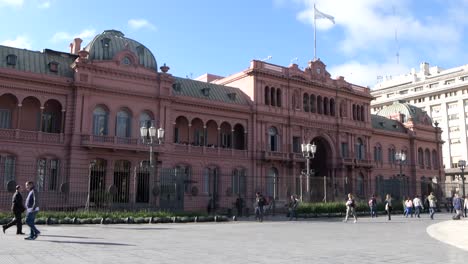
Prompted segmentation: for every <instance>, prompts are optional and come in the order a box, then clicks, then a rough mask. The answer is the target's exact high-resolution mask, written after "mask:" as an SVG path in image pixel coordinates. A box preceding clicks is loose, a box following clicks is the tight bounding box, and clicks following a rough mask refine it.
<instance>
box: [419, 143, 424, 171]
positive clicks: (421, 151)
mask: <svg viewBox="0 0 468 264" xmlns="http://www.w3.org/2000/svg"><path fill="white" fill-rule="evenodd" d="M418 164H419V168H421V169H424V152H423V149H422V148H419V149H418Z"/></svg>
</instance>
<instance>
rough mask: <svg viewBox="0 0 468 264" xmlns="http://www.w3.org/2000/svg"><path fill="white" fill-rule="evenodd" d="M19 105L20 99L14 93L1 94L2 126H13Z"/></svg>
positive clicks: (0, 114)
mask: <svg viewBox="0 0 468 264" xmlns="http://www.w3.org/2000/svg"><path fill="white" fill-rule="evenodd" d="M17 105H18V99H17V98H16V97H15V96H14V95H12V94H4V95H2V96H0V128H7V129H8V128H12V123H13V117H14V116H15V114H16V111H17Z"/></svg>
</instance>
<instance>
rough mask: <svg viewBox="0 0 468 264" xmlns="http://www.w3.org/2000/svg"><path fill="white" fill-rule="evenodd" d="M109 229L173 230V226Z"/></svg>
mask: <svg viewBox="0 0 468 264" xmlns="http://www.w3.org/2000/svg"><path fill="white" fill-rule="evenodd" d="M106 228H107V229H124V230H136V231H138V230H143V231H146V230H171V229H172V228H166V227H133V228H132V227H106Z"/></svg>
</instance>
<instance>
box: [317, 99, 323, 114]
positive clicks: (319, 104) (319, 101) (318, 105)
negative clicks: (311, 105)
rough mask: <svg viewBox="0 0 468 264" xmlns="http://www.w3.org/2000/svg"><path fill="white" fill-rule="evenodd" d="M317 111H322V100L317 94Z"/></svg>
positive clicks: (320, 112)
mask: <svg viewBox="0 0 468 264" xmlns="http://www.w3.org/2000/svg"><path fill="white" fill-rule="evenodd" d="M317 113H318V114H322V113H323V101H322V96H320V95H319V96H317Z"/></svg>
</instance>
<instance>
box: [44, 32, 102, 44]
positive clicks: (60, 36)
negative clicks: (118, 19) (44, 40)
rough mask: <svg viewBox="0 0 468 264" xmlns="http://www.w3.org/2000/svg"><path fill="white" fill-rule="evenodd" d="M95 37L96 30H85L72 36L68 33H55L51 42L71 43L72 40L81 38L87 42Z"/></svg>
mask: <svg viewBox="0 0 468 264" xmlns="http://www.w3.org/2000/svg"><path fill="white" fill-rule="evenodd" d="M95 35H96V30H94V29H85V30H83V31H81V32H80V33H76V34H72V33H68V32H63V31H62V32H57V33H55V34H54V35H53V36H52V39H51V41H52V42H54V43H57V42H61V41H72V40H73V39H74V38H81V39H83V40H88V39H90V38H92V37H94V36H95Z"/></svg>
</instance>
